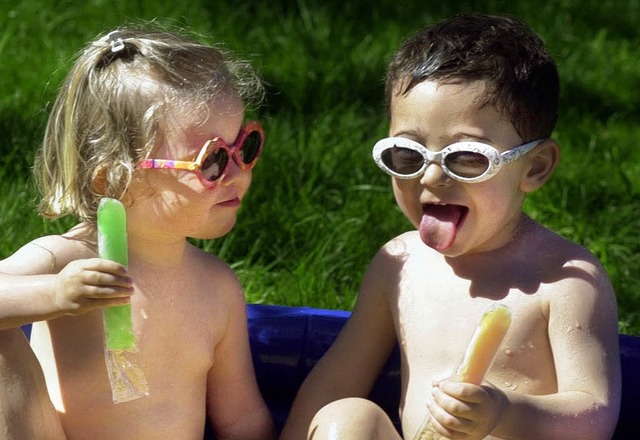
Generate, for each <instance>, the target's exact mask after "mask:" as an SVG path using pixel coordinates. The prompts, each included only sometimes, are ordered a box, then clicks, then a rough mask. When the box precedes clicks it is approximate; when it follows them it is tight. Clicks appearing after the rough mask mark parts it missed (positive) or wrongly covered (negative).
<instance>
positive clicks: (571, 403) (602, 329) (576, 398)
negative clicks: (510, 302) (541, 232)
mask: <svg viewBox="0 0 640 440" xmlns="http://www.w3.org/2000/svg"><path fill="white" fill-rule="evenodd" d="M576 264H577V265H578V268H579V269H583V270H584V273H585V274H586V275H587V276H586V277H585V278H572V279H568V280H565V281H563V282H562V285H559V286H558V289H557V291H556V292H555V294H554V296H553V297H552V298H551V302H550V310H549V340H550V342H551V346H552V350H553V354H554V361H555V364H556V372H557V378H558V393H557V394H555V395H549V396H524V395H521V394H516V393H509V394H507V397H508V399H509V405H508V407H507V412H506V413H505V416H504V418H503V420H504V421H503V423H501V424H500V425H499V427H498V428H499V429H498V430H497V431H496V432H497V433H499V432H502V431H504V432H505V434H507V438H509V437H513V435H515V434H517V435H518V438H546V439H575V438H583V439H605V438H610V437H611V436H612V435H613V431H614V429H615V426H616V422H617V419H618V413H619V410H620V388H621V383H620V363H619V361H620V357H619V353H618V330H617V322H618V321H617V309H616V302H615V295H614V293H613V290H612V288H611V285H610V283H609V280H608V278H607V276H606V274H605V273H604V271H603V270H602V269H601V268H600V267H599V265H595V266H594V265H592V264H589V263H586V262H582V261H581V262H579V263H576Z"/></svg>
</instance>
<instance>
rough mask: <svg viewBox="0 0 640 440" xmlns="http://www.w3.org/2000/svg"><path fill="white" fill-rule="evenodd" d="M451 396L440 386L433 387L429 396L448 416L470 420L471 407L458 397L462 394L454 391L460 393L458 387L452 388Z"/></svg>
mask: <svg viewBox="0 0 640 440" xmlns="http://www.w3.org/2000/svg"><path fill="white" fill-rule="evenodd" d="M450 391H452V394H448V393H447V392H445V390H444V389H442V387H440V386H434V387H433V388H432V389H431V395H432V396H433V400H434V401H435V402H436V403H437V404H438V406H440V408H442V409H443V410H444V411H446V412H447V413H448V414H450V415H452V416H455V417H462V418H467V419H469V418H471V412H472V411H473V405H472V404H470V403H469V402H467V401H465V400H461V399H460V396H461V395H464V393H461V392H458V393H457V394H456V393H454V391H461V389H460V387H453V390H450Z"/></svg>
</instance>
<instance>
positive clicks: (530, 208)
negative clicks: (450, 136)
mask: <svg viewBox="0 0 640 440" xmlns="http://www.w3.org/2000/svg"><path fill="white" fill-rule="evenodd" d="M160 3H161V2H156V1H151V0H139V1H131V0H119V1H118V0H115V1H109V2H107V1H104V0H93V1H84V2H80V1H77V2H74V1H53V2H51V1H45V0H39V1H31V2H10V1H8V0H0V56H1V57H2V63H0V152H1V153H2V154H1V155H0V194H2V195H0V230H1V231H2V232H3V237H4V239H3V240H0V258H4V257H6V256H8V255H10V254H11V253H12V252H14V251H15V250H16V249H17V248H18V247H20V246H21V245H22V244H24V243H26V242H27V241H29V240H31V239H33V238H35V237H37V236H39V235H42V234H48V233H59V232H60V231H63V230H64V229H65V228H67V227H69V226H70V225H71V224H72V223H73V220H72V219H64V220H62V221H58V222H46V221H43V220H41V219H40V218H39V217H38V216H37V215H36V214H35V208H36V205H37V195H36V193H35V191H34V189H33V185H32V183H31V181H30V180H29V178H28V176H29V173H30V167H31V164H32V158H33V153H34V151H35V149H36V148H37V146H38V144H39V142H40V139H41V137H42V131H43V127H44V124H45V121H46V116H47V112H48V110H49V108H50V105H51V102H52V100H53V99H54V97H55V94H56V90H57V88H58V87H59V85H60V83H61V81H62V79H63V77H64V75H65V74H66V72H67V69H68V67H69V62H70V59H72V58H73V56H74V54H75V53H76V51H77V50H79V49H80V47H81V46H82V45H83V44H84V42H85V41H87V40H88V39H92V38H93V37H94V36H95V35H97V34H98V33H101V32H103V31H106V30H110V29H112V28H114V27H116V26H118V25H120V24H121V23H123V22H128V21H138V20H149V19H157V20H158V21H160V22H163V23H166V24H171V25H175V26H184V27H187V28H189V29H191V30H194V31H196V32H199V33H201V34H202V35H203V36H204V37H205V38H206V39H207V40H209V41H211V42H223V43H224V45H225V46H226V47H228V48H229V49H231V50H234V51H236V52H238V53H240V54H242V55H243V56H245V57H249V58H250V59H251V61H252V62H253V63H254V64H255V65H256V66H257V67H258V69H259V70H260V71H261V73H262V75H263V77H264V79H265V81H266V82H267V84H268V95H267V99H266V102H265V105H264V106H263V107H262V108H261V109H259V110H258V115H257V116H258V117H259V118H260V120H261V121H262V122H263V125H264V126H265V128H266V130H267V146H266V149H265V153H264V158H263V159H262V160H261V163H260V165H259V166H258V167H257V168H256V169H255V171H254V183H253V186H252V188H251V191H250V193H249V196H248V198H247V200H246V203H245V204H244V206H243V208H242V211H241V213H240V220H239V223H238V225H237V226H236V228H235V229H234V230H233V231H232V233H230V234H229V235H227V236H226V237H224V238H222V239H219V240H216V241H210V242H198V244H199V245H200V246H202V247H203V248H205V249H207V250H209V251H211V252H215V253H217V254H219V255H221V256H222V257H223V258H225V259H226V260H227V261H228V262H229V263H230V264H232V266H233V267H234V268H235V269H236V271H237V272H238V275H239V277H240V279H241V281H242V283H243V285H244V286H245V288H246V292H247V298H248V300H249V301H252V302H265V303H275V304H289V305H309V306H313V307H327V308H344V309H349V308H351V307H352V305H353V303H354V298H355V294H356V291H357V288H358V285H359V283H360V280H361V277H362V275H363V273H364V271H365V269H366V267H367V265H368V262H369V260H370V259H371V257H372V256H373V254H374V253H375V252H376V250H377V249H378V248H379V247H380V245H382V244H383V243H384V242H385V241H387V240H388V239H389V238H391V237H393V236H394V235H397V234H398V233H399V232H401V231H404V230H406V229H408V228H409V225H408V223H407V221H406V220H405V219H404V218H403V216H402V215H401V214H400V212H399V211H398V209H397V207H396V206H395V203H394V201H393V197H392V194H391V191H390V187H389V182H388V179H387V178H386V177H385V176H384V175H382V173H380V172H379V171H378V170H377V169H376V168H375V165H374V164H373V162H372V161H371V159H370V147H371V145H372V143H373V142H374V141H375V140H376V139H377V138H379V137H380V136H382V135H383V134H384V133H385V132H386V121H385V119H384V109H383V106H382V101H383V88H382V78H383V75H384V69H385V65H386V63H387V61H388V59H389V56H390V55H391V53H392V52H393V51H394V50H395V49H396V48H397V46H398V45H399V43H400V42H401V41H402V40H403V39H404V38H405V37H407V36H409V35H410V34H411V33H413V32H414V31H416V30H417V29H418V28H419V27H420V26H422V25H424V24H427V23H431V22H433V21H435V20H437V19H440V18H443V17H445V16H449V15H451V14H453V13H455V12H459V11H463V10H469V9H473V10H478V11H484V12H506V13H511V14H514V15H516V16H518V17H520V18H522V19H524V20H525V21H526V22H527V23H528V24H530V25H531V26H532V27H533V28H534V29H535V30H536V31H537V32H539V33H540V34H541V36H542V37H543V38H544V39H545V41H546V42H547V44H548V46H549V48H550V50H551V52H552V53H553V54H554V56H555V58H556V60H557V62H558V66H559V69H560V74H561V78H562V96H561V105H562V108H561V110H562V112H561V117H560V121H559V124H558V127H557V130H556V133H555V137H556V138H557V139H558V140H559V141H560V142H561V147H562V159H561V163H560V167H559V169H558V171H557V173H556V175H555V176H554V177H553V179H552V180H551V181H550V182H549V183H548V184H547V185H546V186H545V187H544V188H542V189H541V190H540V191H538V192H536V193H534V194H533V195H532V196H531V197H530V198H529V200H528V201H527V203H526V210H527V212H528V213H529V214H530V215H532V216H533V217H534V218H536V219H537V220H539V221H541V222H542V223H544V224H545V225H547V226H549V227H550V228H552V229H554V230H556V231H557V232H559V233H560V234H562V235H564V236H565V237H567V238H569V239H571V240H574V241H576V242H579V243H581V244H583V245H585V246H587V247H588V248H590V249H591V250H592V251H593V252H594V253H595V254H596V255H597V256H598V258H600V260H601V261H602V263H603V264H604V265H605V267H606V269H607V271H608V273H609V275H610V276H611V280H612V282H613V284H614V287H615V289H616V293H617V296H618V303H619V310H620V313H619V314H620V330H621V331H623V332H625V333H631V334H640V281H639V278H640V277H639V275H640V273H639V272H640V271H639V269H640V203H639V202H638V200H639V197H638V196H639V195H640V149H639V148H637V147H636V144H637V142H638V139H640V129H639V128H638V123H637V121H638V120H639V119H640V114H639V113H640V111H639V107H638V103H639V102H640V59H639V56H638V50H637V48H638V47H639V46H640V36H639V34H638V32H637V23H638V22H640V17H639V14H640V5H639V3H638V2H637V1H627V2H618V1H617V0H604V1H602V2H598V3H597V4H594V3H593V2H591V3H589V4H588V6H585V3H584V2H582V1H579V0H558V1H556V2H547V3H545V4H539V3H535V2H534V3H532V2H529V1H524V0H523V1H521V2H509V1H491V0H485V1H449V2H417V1H416V2H413V3H414V4H411V5H406V4H403V3H406V2H397V1H392V0H382V1H378V2H374V4H375V6H371V5H370V2H365V1H364V0H355V1H351V2H342V1H337V0H326V1H321V0H314V1H311V0H297V1H293V0H279V1H271V2H263V1H258V0H253V1H244V2H231V1H228V2H222V1H221V0H217V1H214V0H200V1H197V0H194V1H191V2H188V3H187V4H183V2H170V3H168V4H166V5H164V6H163V5H161V4H160ZM234 3H236V5H234V6H232V4H234ZM238 3H239V4H240V5H239V6H238V5H237V4H238ZM444 3H446V4H444Z"/></svg>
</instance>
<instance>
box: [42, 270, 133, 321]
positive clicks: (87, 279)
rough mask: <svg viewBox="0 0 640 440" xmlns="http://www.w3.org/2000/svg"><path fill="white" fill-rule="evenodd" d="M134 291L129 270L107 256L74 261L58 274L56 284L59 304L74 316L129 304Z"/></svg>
mask: <svg viewBox="0 0 640 440" xmlns="http://www.w3.org/2000/svg"><path fill="white" fill-rule="evenodd" d="M132 294H133V284H132V282H131V279H130V278H129V277H128V276H127V269H126V268H125V267H124V266H123V265H121V264H119V263H116V262H114V261H111V260H106V259H103V258H90V259H86V260H76V261H72V262H71V263H69V264H68V265H67V266H66V267H65V268H64V269H62V270H61V271H60V273H58V274H57V275H56V280H55V286H54V295H55V301H56V304H57V305H58V306H59V307H60V308H61V309H62V311H64V312H65V313H67V314H70V315H80V314H82V313H86V312H90V311H92V310H95V309H98V308H104V307H111V306H116V305H122V304H127V303H129V301H130V297H131V295H132Z"/></svg>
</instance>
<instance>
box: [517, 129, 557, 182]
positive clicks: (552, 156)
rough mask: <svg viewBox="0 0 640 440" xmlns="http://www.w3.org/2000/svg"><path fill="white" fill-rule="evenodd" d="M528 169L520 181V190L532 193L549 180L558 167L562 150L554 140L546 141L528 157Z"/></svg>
mask: <svg viewBox="0 0 640 440" xmlns="http://www.w3.org/2000/svg"><path fill="white" fill-rule="evenodd" d="M527 156H528V157H527V159H528V164H529V165H528V169H527V172H526V174H525V175H524V176H522V180H521V181H520V189H521V190H522V191H524V192H532V191H535V190H537V189H538V188H540V187H541V186H542V185H544V183H545V182H546V181H547V180H549V178H550V177H551V176H552V175H553V172H554V171H555V169H556V166H558V160H560V148H559V147H558V143H557V142H556V141H554V140H553V139H546V140H545V141H544V142H542V143H541V144H540V145H538V146H537V147H535V148H534V149H533V150H532V151H531V153H529V154H528V155H527Z"/></svg>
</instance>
